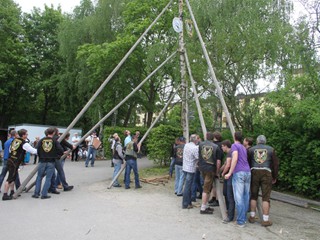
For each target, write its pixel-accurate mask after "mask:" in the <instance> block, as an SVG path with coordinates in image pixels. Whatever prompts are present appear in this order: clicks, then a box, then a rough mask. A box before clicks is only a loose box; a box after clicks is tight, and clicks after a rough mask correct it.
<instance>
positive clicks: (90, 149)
mask: <svg viewBox="0 0 320 240" xmlns="http://www.w3.org/2000/svg"><path fill="white" fill-rule="evenodd" d="M95 140H99V141H100V139H99V138H98V137H97V133H96V132H92V133H91V135H90V136H89V137H87V138H86V140H85V141H86V142H87V145H88V156H87V159H86V162H85V166H86V167H88V165H89V162H91V167H94V161H95V159H96V154H97V149H96V148H95V147H94V145H93V142H94V141H95Z"/></svg>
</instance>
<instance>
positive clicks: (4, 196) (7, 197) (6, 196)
mask: <svg viewBox="0 0 320 240" xmlns="http://www.w3.org/2000/svg"><path fill="white" fill-rule="evenodd" d="M2 200H3V201H7V200H12V196H9V195H8V194H6V195H3V196H2Z"/></svg>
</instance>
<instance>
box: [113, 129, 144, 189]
mask: <svg viewBox="0 0 320 240" xmlns="http://www.w3.org/2000/svg"><path fill="white" fill-rule="evenodd" d="M124 135H125V139H124V147H123V146H122V144H121V139H120V137H119V135H118V134H117V133H114V134H113V140H112V143H111V150H112V163H113V166H114V171H113V177H112V178H113V179H114V183H113V187H121V184H120V183H119V181H118V180H117V177H116V176H117V175H118V173H119V171H120V170H121V166H122V164H124V162H125V163H126V168H125V173H124V184H125V189H130V174H131V170H133V173H134V180H135V188H136V189H138V188H141V184H140V180H139V172H138V164H137V159H138V153H139V151H140V147H141V143H139V142H138V141H139V136H140V132H139V131H137V132H136V133H135V135H133V136H131V133H130V131H129V130H126V131H125V132H124Z"/></svg>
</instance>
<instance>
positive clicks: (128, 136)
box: [124, 130, 132, 147]
mask: <svg viewBox="0 0 320 240" xmlns="http://www.w3.org/2000/svg"><path fill="white" fill-rule="evenodd" d="M124 134H125V135H126V138H125V139H124V146H125V147H126V146H127V144H128V143H129V142H131V141H132V138H131V132H130V131H129V130H126V131H125V132H124Z"/></svg>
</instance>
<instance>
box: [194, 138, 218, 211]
mask: <svg viewBox="0 0 320 240" xmlns="http://www.w3.org/2000/svg"><path fill="white" fill-rule="evenodd" d="M220 155H221V153H220V148H219V146H218V145H217V144H214V143H213V134H212V133H210V132H208V133H207V140H205V141H203V142H201V143H200V144H199V162H198V166H199V170H200V172H201V174H202V177H203V180H204V184H203V193H202V205H201V209H200V214H212V213H213V208H210V207H209V206H208V201H209V195H210V192H211V188H212V184H213V179H214V177H215V175H216V171H217V160H218V158H219V156H220Z"/></svg>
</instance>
